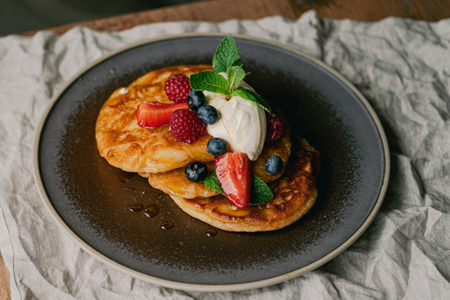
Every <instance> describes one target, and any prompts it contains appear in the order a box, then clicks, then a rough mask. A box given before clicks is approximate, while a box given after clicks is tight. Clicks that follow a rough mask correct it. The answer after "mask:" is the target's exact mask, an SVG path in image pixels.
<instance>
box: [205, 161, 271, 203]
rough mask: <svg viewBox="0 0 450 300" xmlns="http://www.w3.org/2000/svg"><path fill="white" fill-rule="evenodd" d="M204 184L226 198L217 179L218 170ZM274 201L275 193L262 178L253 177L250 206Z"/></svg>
mask: <svg viewBox="0 0 450 300" xmlns="http://www.w3.org/2000/svg"><path fill="white" fill-rule="evenodd" d="M203 184H204V185H205V186H206V187H207V188H209V189H211V190H213V191H216V192H219V193H221V194H222V195H223V196H225V197H226V195H225V193H224V191H223V189H222V186H221V185H220V182H219V179H217V175H216V170H214V169H213V170H212V171H211V172H210V174H209V176H208V177H206V179H205V180H204V181H203ZM272 199H273V193H272V191H271V190H270V187H269V186H268V185H267V184H266V183H265V182H264V181H262V179H261V178H259V177H258V176H256V175H253V182H252V192H251V196H250V203H249V204H250V205H261V204H265V203H267V202H269V201H270V200H272Z"/></svg>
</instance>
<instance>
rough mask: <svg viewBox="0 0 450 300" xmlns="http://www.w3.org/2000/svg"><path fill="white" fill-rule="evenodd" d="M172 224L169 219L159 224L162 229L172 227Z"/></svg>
mask: <svg viewBox="0 0 450 300" xmlns="http://www.w3.org/2000/svg"><path fill="white" fill-rule="evenodd" d="M172 226H173V224H172V222H169V221H164V222H162V224H161V228H162V229H170V228H172Z"/></svg>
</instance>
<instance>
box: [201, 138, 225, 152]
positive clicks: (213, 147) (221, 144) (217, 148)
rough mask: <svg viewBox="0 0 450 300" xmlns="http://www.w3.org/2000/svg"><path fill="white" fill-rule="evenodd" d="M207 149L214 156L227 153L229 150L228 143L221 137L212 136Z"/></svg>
mask: <svg viewBox="0 0 450 300" xmlns="http://www.w3.org/2000/svg"><path fill="white" fill-rule="evenodd" d="M206 151H208V153H209V154H211V155H214V156H219V155H222V154H225V153H226V152H227V151H228V143H227V141H225V140H224V139H221V138H212V139H210V140H209V141H208V144H207V145H206Z"/></svg>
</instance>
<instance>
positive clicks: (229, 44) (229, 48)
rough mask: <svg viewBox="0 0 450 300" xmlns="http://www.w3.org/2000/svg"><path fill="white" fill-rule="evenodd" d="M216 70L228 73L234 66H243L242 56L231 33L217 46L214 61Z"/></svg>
mask: <svg viewBox="0 0 450 300" xmlns="http://www.w3.org/2000/svg"><path fill="white" fill-rule="evenodd" d="M212 65H213V69H214V72H216V73H220V72H224V73H227V72H228V69H229V68H230V67H232V66H242V62H241V58H240V57H239V53H238V51H237V48H236V43H235V42H234V40H233V38H232V37H231V34H229V35H228V36H227V37H226V38H224V39H223V40H222V42H221V43H220V44H219V47H217V50H216V53H215V54H214V57H213V61H212Z"/></svg>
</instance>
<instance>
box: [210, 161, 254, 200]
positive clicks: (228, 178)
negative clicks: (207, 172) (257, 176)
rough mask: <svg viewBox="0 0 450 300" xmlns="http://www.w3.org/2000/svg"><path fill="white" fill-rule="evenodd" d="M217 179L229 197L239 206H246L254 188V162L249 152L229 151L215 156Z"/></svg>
mask: <svg viewBox="0 0 450 300" xmlns="http://www.w3.org/2000/svg"><path fill="white" fill-rule="evenodd" d="M214 166H215V169H216V175H217V179H218V180H219V183H220V185H221V186H222V189H223V191H224V193H225V195H226V196H227V198H228V199H229V200H230V201H231V202H232V203H233V204H234V205H236V206H237V207H239V208H245V207H247V206H248V203H249V202H250V193H251V190H252V178H253V177H252V164H251V162H250V159H249V158H248V156H247V154H245V153H241V152H227V153H225V154H224V155H221V156H216V157H215V158H214Z"/></svg>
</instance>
